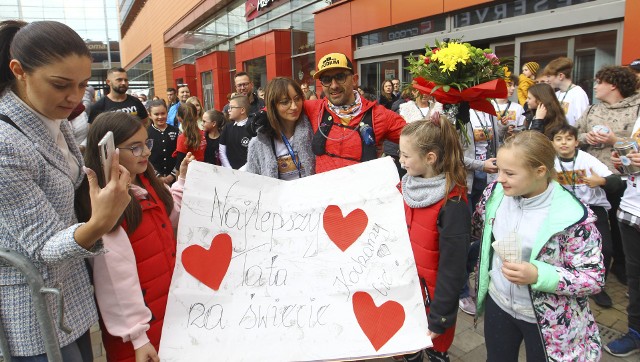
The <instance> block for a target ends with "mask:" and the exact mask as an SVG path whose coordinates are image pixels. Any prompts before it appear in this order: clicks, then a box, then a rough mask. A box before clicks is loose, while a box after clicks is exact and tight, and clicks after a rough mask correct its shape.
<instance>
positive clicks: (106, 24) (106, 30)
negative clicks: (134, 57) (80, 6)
mask: <svg viewBox="0 0 640 362" xmlns="http://www.w3.org/2000/svg"><path fill="white" fill-rule="evenodd" d="M102 8H103V9H104V34H105V35H106V36H107V61H108V62H109V69H111V44H110V43H109V25H108V24H109V23H108V22H107V0H102Z"/></svg>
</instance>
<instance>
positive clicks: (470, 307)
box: [458, 297, 476, 315]
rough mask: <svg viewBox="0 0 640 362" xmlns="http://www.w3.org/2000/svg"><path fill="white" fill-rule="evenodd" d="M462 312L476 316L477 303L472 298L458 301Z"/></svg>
mask: <svg viewBox="0 0 640 362" xmlns="http://www.w3.org/2000/svg"><path fill="white" fill-rule="evenodd" d="M458 306H459V307H460V310H461V311H463V312H465V313H467V314H468V315H476V303H475V301H474V300H473V298H471V297H466V298H460V300H459V301H458Z"/></svg>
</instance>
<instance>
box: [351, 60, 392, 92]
mask: <svg viewBox="0 0 640 362" xmlns="http://www.w3.org/2000/svg"><path fill="white" fill-rule="evenodd" d="M399 76H400V60H399V59H389V60H381V61H378V62H372V63H366V64H361V65H360V86H361V87H367V88H370V89H372V90H374V91H375V94H376V95H378V94H380V91H381V89H380V86H381V85H382V81H383V80H385V79H394V78H398V77H399Z"/></svg>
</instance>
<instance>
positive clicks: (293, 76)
mask: <svg viewBox="0 0 640 362" xmlns="http://www.w3.org/2000/svg"><path fill="white" fill-rule="evenodd" d="M289 32H290V33H291V35H290V38H291V79H293V80H296V73H295V71H296V66H295V62H294V60H293V25H291V26H289Z"/></svg>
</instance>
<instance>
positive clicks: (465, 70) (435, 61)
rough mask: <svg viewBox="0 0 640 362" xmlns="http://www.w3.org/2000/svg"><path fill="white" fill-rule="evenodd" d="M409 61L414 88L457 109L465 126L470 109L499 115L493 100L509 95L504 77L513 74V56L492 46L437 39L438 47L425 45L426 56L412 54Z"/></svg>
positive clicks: (458, 117) (436, 44)
mask: <svg viewBox="0 0 640 362" xmlns="http://www.w3.org/2000/svg"><path fill="white" fill-rule="evenodd" d="M408 61H409V67H407V69H408V70H409V71H410V72H411V74H412V75H413V79H414V81H415V82H414V85H413V87H414V88H416V89H418V90H419V91H420V92H422V93H426V94H430V95H432V96H433V97H434V98H435V99H436V100H437V101H438V102H440V103H442V104H444V105H445V113H451V112H446V110H447V109H448V110H450V111H451V110H453V111H454V112H457V113H458V116H456V117H453V119H457V120H458V119H460V118H462V123H463V125H464V123H467V122H468V119H469V116H468V109H469V108H472V109H475V110H478V111H482V112H486V113H489V114H495V110H494V108H493V106H492V105H491V102H490V99H492V98H506V97H507V86H506V83H505V81H504V78H506V77H508V76H509V75H510V73H509V68H508V64H510V63H511V62H512V59H510V58H498V57H497V56H496V55H495V53H493V51H492V50H491V49H480V48H476V47H474V46H472V45H471V44H469V43H462V42H460V41H457V40H453V41H436V43H435V46H434V47H430V46H427V47H426V48H425V54H424V55H418V56H417V57H414V56H413V54H412V55H411V56H410V57H409V59H408ZM447 105H456V106H453V107H451V106H447ZM462 109H464V110H466V113H467V114H466V115H465V114H464V112H463V111H462ZM459 110H460V111H459ZM458 111H459V112H458ZM450 118H451V117H450Z"/></svg>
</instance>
